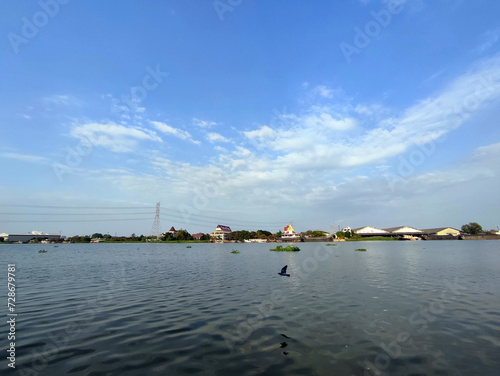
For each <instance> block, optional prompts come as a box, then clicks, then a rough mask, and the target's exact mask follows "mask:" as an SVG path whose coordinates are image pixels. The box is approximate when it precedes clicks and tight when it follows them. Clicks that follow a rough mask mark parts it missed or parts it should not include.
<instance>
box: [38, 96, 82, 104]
mask: <svg viewBox="0 0 500 376" xmlns="http://www.w3.org/2000/svg"><path fill="white" fill-rule="evenodd" d="M42 102H44V103H47V104H55V105H64V106H67V105H74V104H78V103H79V102H78V100H76V99H75V98H73V97H72V96H70V95H61V94H53V95H49V96H46V97H43V98H42Z"/></svg>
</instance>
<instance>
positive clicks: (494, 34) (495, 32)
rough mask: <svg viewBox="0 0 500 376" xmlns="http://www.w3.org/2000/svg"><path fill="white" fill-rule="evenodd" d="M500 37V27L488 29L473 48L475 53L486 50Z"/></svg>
mask: <svg viewBox="0 0 500 376" xmlns="http://www.w3.org/2000/svg"><path fill="white" fill-rule="evenodd" d="M499 39H500V28H496V29H492V30H488V31H487V32H485V33H484V34H483V35H482V36H481V41H480V44H479V45H478V46H477V47H476V48H475V49H474V52H475V53H477V54H482V53H483V52H486V51H487V50H489V49H490V48H491V47H493V46H494V45H495V44H496V43H497V42H498V40H499Z"/></svg>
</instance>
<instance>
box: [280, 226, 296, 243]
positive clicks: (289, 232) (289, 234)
mask: <svg viewBox="0 0 500 376" xmlns="http://www.w3.org/2000/svg"><path fill="white" fill-rule="evenodd" d="M284 230H285V232H283V234H282V235H281V239H285V240H287V239H288V240H291V239H298V238H300V235H299V234H297V233H296V232H295V230H294V229H293V227H292V225H288V226H285V227H284Z"/></svg>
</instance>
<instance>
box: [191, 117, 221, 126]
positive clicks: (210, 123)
mask: <svg viewBox="0 0 500 376" xmlns="http://www.w3.org/2000/svg"><path fill="white" fill-rule="evenodd" d="M193 125H196V126H197V127H201V128H210V127H213V126H215V125H217V123H216V122H215V121H207V120H200V119H197V118H193Z"/></svg>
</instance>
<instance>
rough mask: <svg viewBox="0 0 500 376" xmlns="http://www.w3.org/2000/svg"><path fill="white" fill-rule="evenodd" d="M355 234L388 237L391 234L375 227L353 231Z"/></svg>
mask: <svg viewBox="0 0 500 376" xmlns="http://www.w3.org/2000/svg"><path fill="white" fill-rule="evenodd" d="M352 232H354V233H355V234H358V235H361V236H387V235H390V232H388V231H386V230H382V229H381V228H377V227H373V226H365V227H359V228H355V229H353V230H352Z"/></svg>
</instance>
